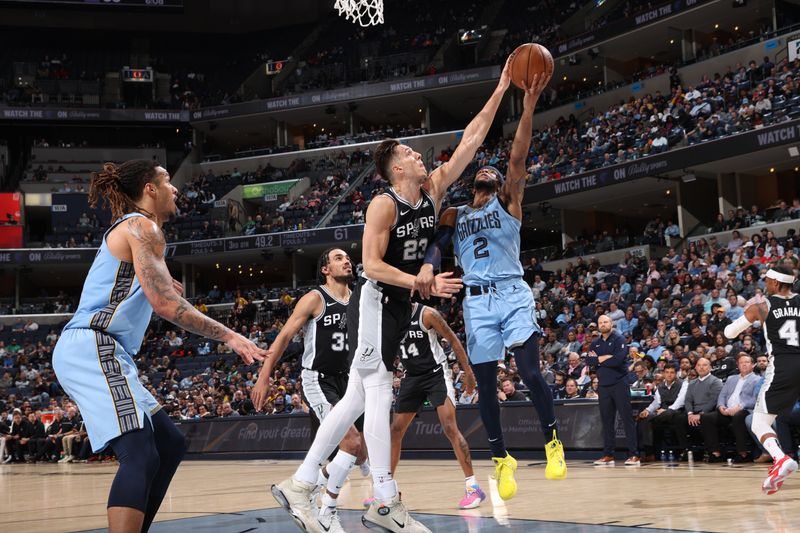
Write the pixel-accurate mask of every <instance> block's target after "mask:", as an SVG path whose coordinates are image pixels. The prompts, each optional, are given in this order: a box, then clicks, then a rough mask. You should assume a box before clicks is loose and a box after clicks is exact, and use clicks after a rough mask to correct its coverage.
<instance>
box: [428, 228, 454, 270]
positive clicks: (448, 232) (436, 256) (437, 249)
mask: <svg viewBox="0 0 800 533" xmlns="http://www.w3.org/2000/svg"><path fill="white" fill-rule="evenodd" d="M455 231H456V229H455V228H454V227H453V226H439V227H438V228H436V235H435V236H434V237H433V242H432V243H430V244H429V245H428V249H427V250H426V251H425V261H424V262H425V263H428V264H431V265H433V268H434V269H437V268H439V265H441V264H442V254H443V253H444V251H445V249H446V248H447V245H448V244H450V240H451V239H452V238H453V233H455Z"/></svg>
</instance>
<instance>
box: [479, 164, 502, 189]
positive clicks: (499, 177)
mask: <svg viewBox="0 0 800 533" xmlns="http://www.w3.org/2000/svg"><path fill="white" fill-rule="evenodd" d="M481 170H489V171H491V172H494V175H495V177H496V178H497V181H499V182H500V185H502V184H503V183H504V182H505V181H506V177H505V176H504V175H503V173H502V172H500V170H498V169H497V168H496V167H493V166H492V165H485V166H482V167H481V168H479V169H478V172H480V171H481ZM478 172H476V173H475V175H476V176H477V175H478Z"/></svg>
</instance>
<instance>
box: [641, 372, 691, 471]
mask: <svg viewBox="0 0 800 533" xmlns="http://www.w3.org/2000/svg"><path fill="white" fill-rule="evenodd" d="M663 376H664V380H663V381H662V382H661V383H660V384H659V385H658V386H657V387H656V392H655V396H654V398H653V401H652V402H651V403H650V405H648V406H647V408H646V409H644V410H642V411H641V412H640V413H639V420H638V424H637V431H638V436H639V445H640V447H641V448H642V449H643V451H644V460H645V462H650V461H653V460H654V458H655V449H656V448H655V446H659V447H661V446H662V444H663V436H664V431H665V430H666V429H669V428H671V427H674V425H675V422H676V417H677V416H680V414H681V413H682V412H683V405H684V402H685V399H686V391H687V389H688V385H689V382H688V380H681V379H678V377H677V372H676V369H675V367H674V366H672V365H667V366H665V367H664V370H663Z"/></svg>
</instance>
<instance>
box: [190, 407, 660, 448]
mask: <svg viewBox="0 0 800 533" xmlns="http://www.w3.org/2000/svg"><path fill="white" fill-rule="evenodd" d="M648 403H649V400H633V413H632V415H634V414H636V413H638V411H639V410H641V409H643V408H644V407H645V406H646V405H647V404H648ZM556 416H557V417H558V421H559V436H560V438H561V441H562V442H563V443H564V447H565V448H566V449H567V450H597V449H601V448H602V447H603V437H602V425H601V423H600V410H599V408H598V404H597V401H595V400H571V401H564V400H556ZM456 417H457V419H458V427H459V428H460V429H461V433H462V434H463V435H464V438H466V440H467V443H468V444H469V446H470V448H471V449H472V450H488V449H489V447H488V443H487V441H486V432H485V431H484V429H483V424H482V423H481V417H480V412H479V411H478V406H476V405H462V406H459V407H458V409H457V410H456ZM500 417H501V423H502V426H503V433H504V435H505V440H506V445H507V446H508V448H509V449H512V450H515V449H517V450H541V449H542V447H543V446H544V444H545V442H544V436H543V435H542V431H541V428H540V426H539V419H538V417H537V416H536V410H535V409H534V408H533V406H532V404H531V403H530V402H513V403H507V404H503V406H502V408H501V410H500ZM178 428H179V429H180V430H181V432H182V433H183V434H184V436H185V437H186V440H187V443H188V449H189V453H191V454H203V453H252V452H265V453H276V452H301V451H306V450H308V448H309V446H310V445H311V430H310V427H309V421H308V415H307V414H304V413H303V414H296V415H292V414H290V415H270V416H257V417H251V416H247V417H233V418H214V419H211V420H189V421H181V422H180V423H179V425H178ZM616 435H617V443H616V444H617V447H618V448H619V449H625V438H624V431H622V424H621V421H620V420H619V419H617V424H616ZM403 449H404V450H416V451H425V450H450V449H451V445H450V441H449V440H447V437H446V436H445V434H444V430H443V429H442V425H441V424H440V423H439V417H438V416H437V414H436V411H435V410H434V409H432V408H425V409H423V410H422V411H421V412H420V413H419V415H418V416H417V417H416V418H415V419H414V421H413V422H412V423H411V426H410V427H409V428H408V432H407V433H406V435H405V438H404V439H403Z"/></svg>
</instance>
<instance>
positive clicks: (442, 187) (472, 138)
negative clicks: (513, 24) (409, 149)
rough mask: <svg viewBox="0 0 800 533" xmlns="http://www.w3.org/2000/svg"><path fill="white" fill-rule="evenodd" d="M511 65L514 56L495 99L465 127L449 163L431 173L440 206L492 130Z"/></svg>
mask: <svg viewBox="0 0 800 533" xmlns="http://www.w3.org/2000/svg"><path fill="white" fill-rule="evenodd" d="M512 55H513V54H512ZM510 62H511V56H509V58H508V60H507V61H506V64H505V66H504V67H503V72H502V73H501V74H500V81H499V82H498V83H497V88H496V89H495V90H494V92H493V93H492V96H491V97H489V100H488V101H487V102H486V104H485V105H484V106H483V109H481V111H480V112H479V113H478V114H477V115H475V118H473V119H472V121H471V122H470V123H469V124H468V125H467V127H466V128H464V135H463V136H462V137H461V142H460V143H458V147H456V150H455V152H453V155H452V156H451V157H450V160H449V161H448V162H447V163H445V164H443V165H442V166H440V167H439V168H437V169H436V170H434V171H433V172H432V173H431V176H430V193H431V196H432V197H433V199H434V201H436V203H437V205H439V202H441V201H442V199H443V198H444V195H445V194H446V193H447V189H448V188H449V187H450V185H452V184H453V182H455V181H456V180H457V179H458V178H459V176H461V173H462V172H464V169H465V168H467V165H469V164H470V162H471V161H472V158H474V157H475V152H477V151H478V148H479V147H480V145H481V144H482V143H483V140H484V139H485V138H486V134H487V133H489V128H490V127H491V126H492V122H494V116H495V115H496V114H497V108H498V107H500V102H501V101H502V100H503V96H504V95H505V93H506V90H507V89H508V86H509V84H510V83H511V74H510V72H509V68H508V65H509V64H510Z"/></svg>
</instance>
